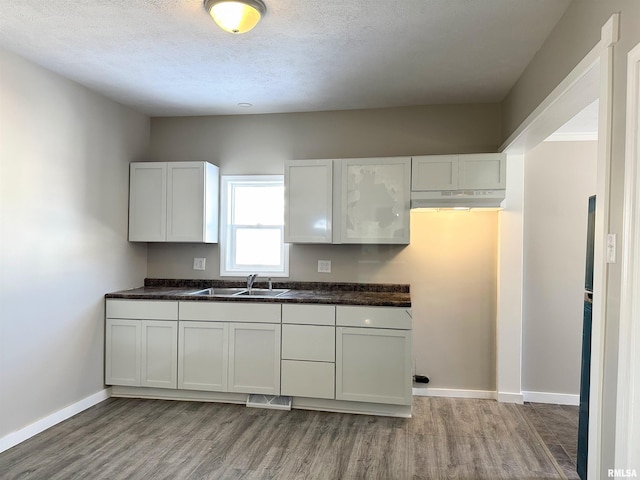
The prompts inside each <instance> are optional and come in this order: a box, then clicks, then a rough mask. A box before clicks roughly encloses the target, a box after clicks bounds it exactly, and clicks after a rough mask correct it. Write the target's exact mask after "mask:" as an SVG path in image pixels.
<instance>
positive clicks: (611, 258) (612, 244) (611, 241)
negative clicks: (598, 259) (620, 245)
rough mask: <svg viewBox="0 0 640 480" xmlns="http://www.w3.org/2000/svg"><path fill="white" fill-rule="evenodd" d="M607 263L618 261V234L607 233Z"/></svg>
mask: <svg viewBox="0 0 640 480" xmlns="http://www.w3.org/2000/svg"><path fill="white" fill-rule="evenodd" d="M607 263H616V234H615V233H609V234H608V235H607Z"/></svg>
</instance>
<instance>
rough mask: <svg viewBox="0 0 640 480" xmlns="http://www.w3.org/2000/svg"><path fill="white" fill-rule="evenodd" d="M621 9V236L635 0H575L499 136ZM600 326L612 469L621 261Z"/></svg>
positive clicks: (615, 144) (617, 122)
mask: <svg viewBox="0 0 640 480" xmlns="http://www.w3.org/2000/svg"><path fill="white" fill-rule="evenodd" d="M616 12H619V13H620V40H619V41H618V43H617V44H616V45H615V47H614V59H613V64H614V73H613V84H614V85H613V117H612V120H613V137H612V150H611V154H612V165H611V206H610V232H611V233H615V234H617V236H618V238H619V239H621V238H622V228H623V225H622V223H623V222H622V212H623V203H624V201H623V195H624V160H625V159H624V148H625V112H626V105H625V102H626V70H627V54H628V52H629V51H630V50H631V49H632V48H633V47H634V46H635V45H636V44H638V42H640V2H639V1H638V0H606V1H603V0H574V1H573V2H572V3H571V5H570V6H569V8H568V9H567V11H566V13H565V14H564V16H563V17H562V18H561V19H560V21H559V22H558V24H557V25H556V27H555V29H554V30H553V32H552V33H551V35H550V36H549V37H548V38H547V40H546V41H545V43H544V45H543V46H542V48H541V49H540V50H539V51H538V53H537V54H536V56H535V57H534V59H533V60H532V61H531V62H530V64H529V65H528V66H527V68H526V69H525V71H524V73H523V75H522V76H521V78H520V79H519V80H518V82H517V83H516V85H515V86H514V87H513V89H512V90H511V92H510V93H509V94H508V96H507V97H506V98H505V100H504V102H503V104H502V112H503V140H506V138H507V137H508V135H509V134H510V133H511V132H513V131H514V130H515V129H516V128H517V127H518V125H519V124H520V123H521V122H522V121H523V120H524V119H525V118H526V117H527V116H528V115H529V113H530V112H531V111H532V110H533V109H534V108H535V107H536V106H537V105H538V104H539V103H540V102H541V101H542V100H544V98H545V97H546V96H547V95H548V94H549V93H550V92H551V91H552V90H553V88H554V87H555V86H556V85H557V84H558V83H560V82H561V81H562V79H563V78H564V77H565V76H566V75H567V74H568V73H569V72H570V71H571V70H572V69H573V68H574V66H575V65H576V64H577V63H578V62H579V61H580V60H581V59H582V58H583V57H584V56H585V55H586V54H587V53H588V52H589V51H590V50H591V49H592V48H593V47H594V46H595V45H596V44H597V42H598V41H599V40H600V36H601V33H600V31H601V27H602V25H604V23H605V22H606V21H607V20H608V19H609V17H610V16H611V14H613V13H616ZM608 272H609V273H608V279H609V282H608V291H607V320H606V331H605V342H606V343H605V359H604V362H605V364H604V383H605V384H604V389H603V393H604V398H603V409H604V418H603V431H602V433H603V434H602V445H603V458H602V469H603V470H602V472H601V475H602V476H603V477H606V474H607V473H606V469H608V468H614V453H615V411H616V389H617V380H616V379H617V368H618V364H617V362H618V334H619V315H620V290H621V289H620V280H621V267H620V263H617V264H613V265H610V266H609V267H608Z"/></svg>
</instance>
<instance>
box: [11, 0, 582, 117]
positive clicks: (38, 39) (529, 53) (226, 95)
mask: <svg viewBox="0 0 640 480" xmlns="http://www.w3.org/2000/svg"><path fill="white" fill-rule="evenodd" d="M570 1H571V0H265V3H266V4H267V14H266V16H265V17H264V19H263V21H262V22H260V23H259V24H258V26H257V27H256V28H255V29H254V30H252V31H251V32H249V33H246V34H244V35H238V36H234V35H231V34H228V33H226V32H224V31H222V30H220V29H219V28H218V27H217V26H216V25H215V24H214V23H213V21H212V20H211V18H210V17H209V15H208V14H207V13H206V11H205V10H204V7H203V2H202V0H92V1H86V0H0V46H3V47H5V48H6V49H8V50H11V51H14V52H16V53H17V54H19V55H21V56H23V57H25V58H27V59H29V60H31V61H33V62H35V63H37V64H39V65H42V66H44V67H45V68H48V69H50V70H53V71H55V72H57V73H59V74H61V75H63V76H65V77H68V78H70V79H72V80H75V81H76V82H78V83H80V84H82V85H86V86H87V87H89V88H91V89H93V90H95V91H98V92H100V93H102V94H104V95H106V96H107V97H110V98H112V99H115V100H116V101H118V102H120V103H123V104H126V105H130V106H132V107H133V108H135V109H137V110H139V111H141V112H144V113H147V114H149V115H151V116H167V115H216V114H239V113H272V112H301V111H320V110H343V109H357V108H379V107H393V106H407V105H428V104H445V103H485V102H499V101H501V100H502V99H503V98H504V97H505V95H506V94H507V93H508V91H509V90H510V88H511V87H512V86H513V84H514V83H515V82H516V80H517V79H518V77H519V76H520V75H521V73H522V72H523V70H524V68H525V67H526V65H527V64H528V63H529V61H530V60H531V59H532V58H533V56H534V54H535V53H536V51H537V50H538V49H539V48H540V47H541V45H542V43H543V42H544V40H545V38H546V37H547V36H548V34H549V33H550V32H551V30H552V29H553V27H554V26H555V24H556V23H557V21H558V20H559V19H560V17H561V16H562V14H563V13H564V11H565V10H566V8H567V7H568V5H569V3H570ZM0 75H1V71H0ZM240 102H249V103H252V104H253V107H252V108H250V109H246V108H241V107H238V105H237V104H238V103H240Z"/></svg>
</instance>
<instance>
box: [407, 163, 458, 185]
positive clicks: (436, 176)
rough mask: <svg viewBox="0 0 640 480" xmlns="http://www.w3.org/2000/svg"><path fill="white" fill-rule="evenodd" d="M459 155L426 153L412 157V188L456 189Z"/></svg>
mask: <svg viewBox="0 0 640 480" xmlns="http://www.w3.org/2000/svg"><path fill="white" fill-rule="evenodd" d="M457 188H458V155H424V156H419V157H413V158H412V159H411V190H412V191H414V192H425V191H441V190H456V189H457Z"/></svg>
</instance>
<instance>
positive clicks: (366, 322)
mask: <svg viewBox="0 0 640 480" xmlns="http://www.w3.org/2000/svg"><path fill="white" fill-rule="evenodd" d="M336 325H340V326H343V327H368V328H393V329H397V330H411V316H410V313H409V309H407V308H402V307H341V306H338V307H336Z"/></svg>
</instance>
